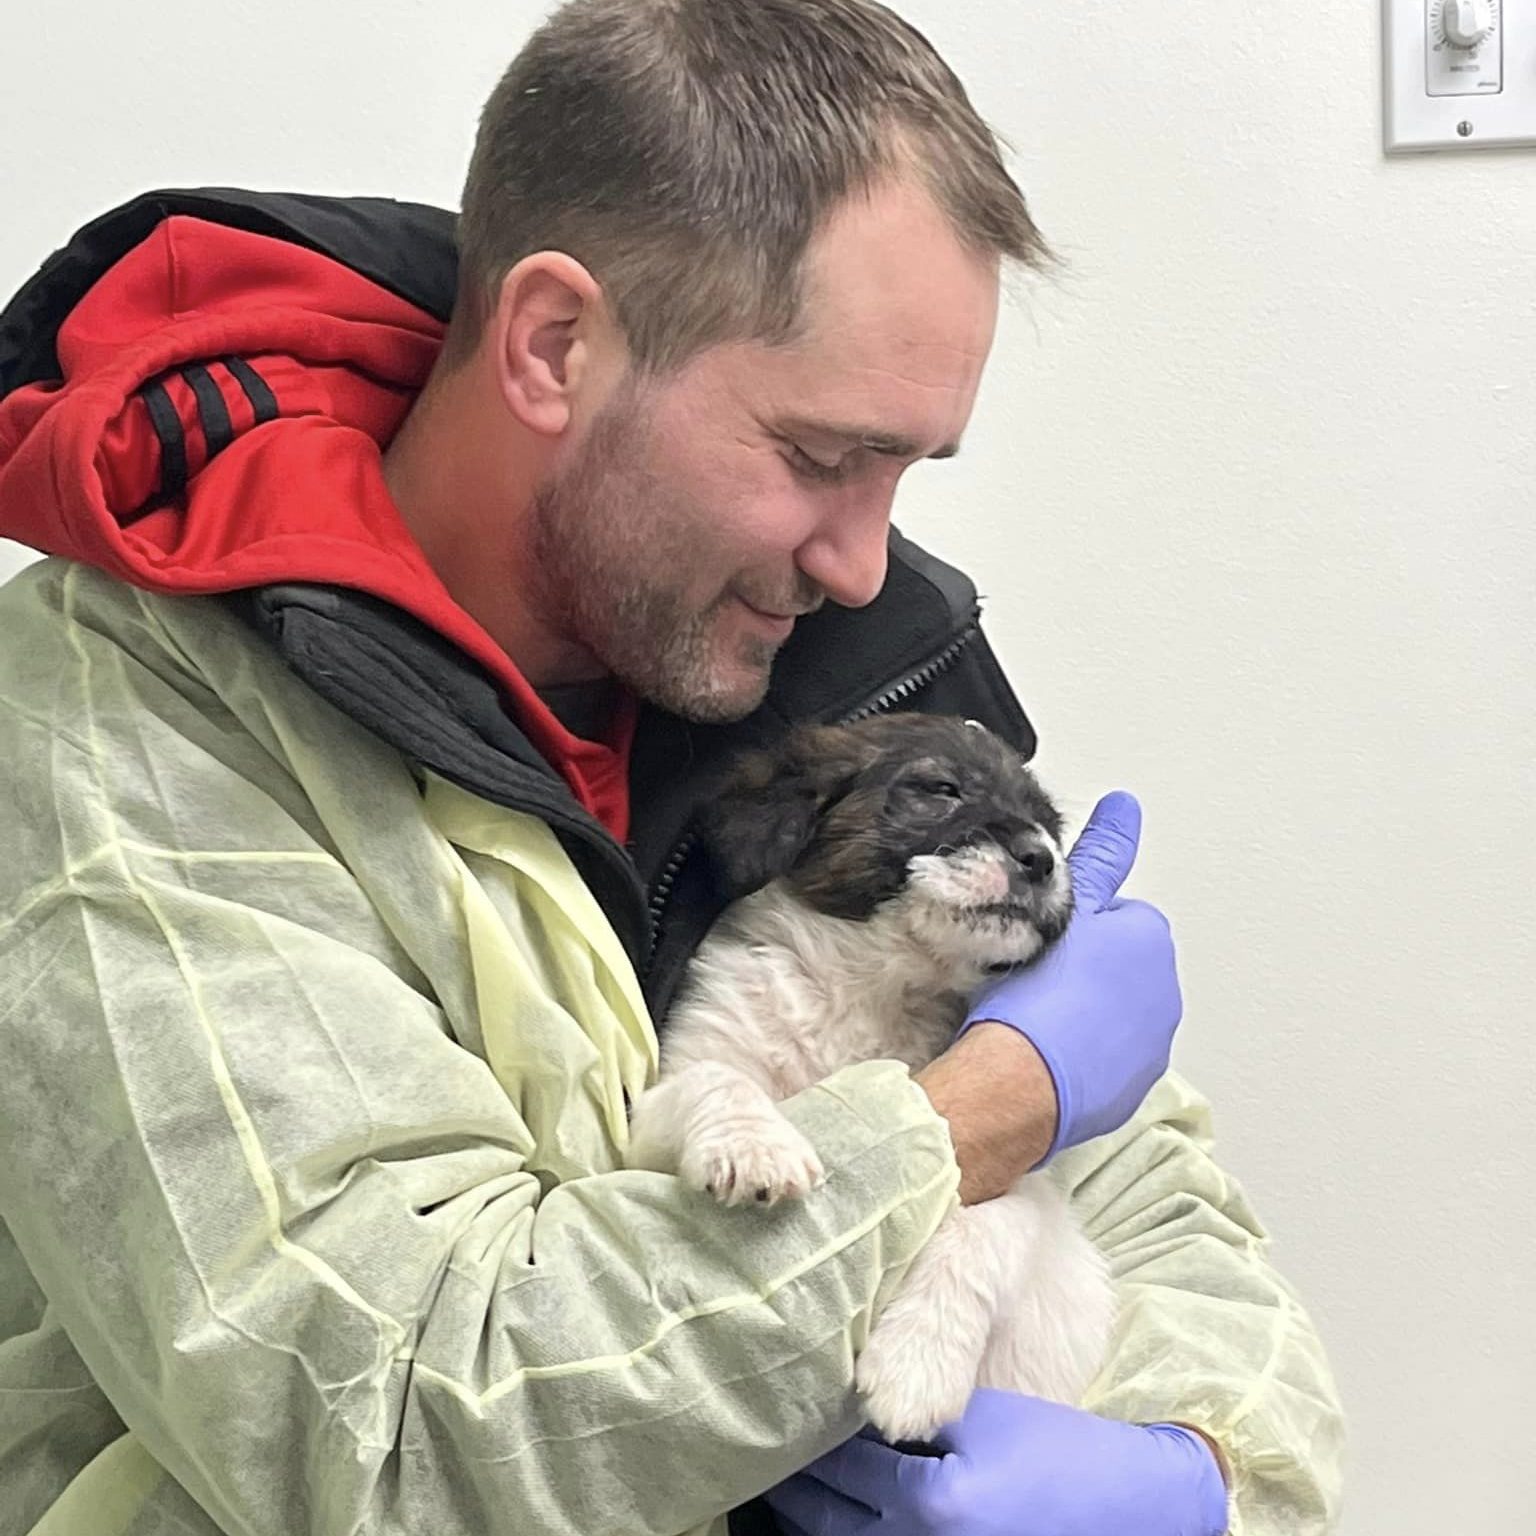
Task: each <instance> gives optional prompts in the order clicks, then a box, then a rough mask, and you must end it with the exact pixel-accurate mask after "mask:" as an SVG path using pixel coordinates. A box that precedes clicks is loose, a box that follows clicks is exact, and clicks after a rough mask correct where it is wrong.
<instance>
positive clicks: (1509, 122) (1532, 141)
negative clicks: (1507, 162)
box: [1381, 0, 1536, 154]
mask: <svg viewBox="0 0 1536 1536" xmlns="http://www.w3.org/2000/svg"><path fill="white" fill-rule="evenodd" d="M1492 3H1493V8H1494V11H1495V14H1496V17H1497V22H1498V30H1497V32H1496V34H1495V36H1494V37H1493V38H1491V39H1490V40H1489V42H1488V43H1487V44H1485V45H1484V46H1485V47H1487V48H1490V49H1492V48H1495V47H1496V48H1498V49H1499V50H1500V54H1499V57H1498V59H1497V64H1498V66H1499V68H1498V73H1499V77H1500V88H1499V89H1498V90H1497V91H1492V92H1489V91H1486V90H1485V91H1482V92H1478V91H1473V90H1472V89H1471V86H1472V85H1473V84H1475V83H1476V78H1478V77H1475V76H1474V77H1469V89H1468V94H1467V95H1464V96H1431V95H1430V80H1431V73H1432V71H1431V67H1430V65H1431V59H1432V57H1433V58H1437V59H1441V58H1442V56H1439V55H1434V54H1433V53H1432V50H1433V49H1434V47H1435V44H1436V43H1437V42H1438V41H1439V40H1440V26H1439V23H1440V13H1441V7H1442V6H1443V5H1444V4H1445V0H1382V9H1381V18H1382V26H1381V30H1382V42H1383V47H1384V52H1385V63H1386V81H1385V84H1386V90H1385V98H1386V99H1385V105H1386V147H1387V151H1388V153H1391V154H1400V153H1404V152H1412V151H1418V150H1427V149H1500V148H1505V149H1507V148H1508V147H1510V146H1511V145H1518V144H1527V145H1531V146H1533V147H1536V0H1492ZM1434 73H1435V74H1436V75H1437V76H1438V77H1439V83H1437V86H1436V88H1437V89H1440V88H1442V87H1443V80H1444V71H1443V70H1438V71H1435V72H1434Z"/></svg>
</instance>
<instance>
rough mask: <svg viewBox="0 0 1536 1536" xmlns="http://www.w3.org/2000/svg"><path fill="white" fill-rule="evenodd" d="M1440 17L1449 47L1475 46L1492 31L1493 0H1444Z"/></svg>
mask: <svg viewBox="0 0 1536 1536" xmlns="http://www.w3.org/2000/svg"><path fill="white" fill-rule="evenodd" d="M1440 18H1441V25H1442V26H1443V27H1444V28H1445V40H1446V42H1448V43H1449V44H1450V45H1451V47H1453V48H1476V47H1477V45H1478V44H1479V43H1481V42H1484V41H1486V39H1487V38H1488V36H1489V35H1490V34H1491V33H1492V31H1493V0H1445V7H1444V9H1443V10H1442V11H1441V13H1440Z"/></svg>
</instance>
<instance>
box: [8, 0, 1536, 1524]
mask: <svg viewBox="0 0 1536 1536" xmlns="http://www.w3.org/2000/svg"><path fill="white" fill-rule="evenodd" d="M1507 3H1509V4H1517V3H1527V4H1529V3H1536V0H1507ZM547 9H548V7H547V6H546V5H544V4H530V5H513V4H500V5H498V4H492V3H490V0H476V3H460V4H458V5H456V6H454V7H452V8H450V9H449V11H448V14H451V15H452V18H453V23H452V27H451V28H450V27H449V26H447V25H446V24H445V23H444V22H443V21H442V20H441V19H440V17H441V16H442V15H443V14H444V12H443V11H442V10H441V9H440V8H438V7H435V6H430V5H428V4H426V3H425V0H371V3H369V4H366V5H365V4H361V3H357V0H345V3H337V0H331V3H329V4H327V5H326V6H324V7H320V6H315V5H311V4H304V3H300V0H270V3H267V4H263V5H260V6H255V5H251V4H242V5H238V6H236V5H227V6H221V7H209V6H204V5H192V4H189V3H187V0H174V3H172V0H162V3H161V4H160V5H158V6H155V7H138V8H136V9H135V10H134V12H133V15H132V17H131V19H130V18H127V17H125V15H124V13H123V11H122V8H121V7H120V6H117V5H113V4H108V3H106V0H76V3H75V4H73V5H71V6H67V7H64V6H59V7H51V8H45V7H41V6H34V7H29V8H27V9H26V10H25V11H19V12H18V14H17V15H15V16H13V17H11V18H10V19H9V22H8V26H7V40H6V47H7V54H8V60H9V63H10V66H11V67H10V69H9V70H8V72H7V74H8V79H7V90H6V93H5V94H4V95H3V96H0V143H4V144H5V145H6V146H7V148H6V152H5V172H4V208H5V217H4V220H3V222H0V288H4V289H5V290H6V291H9V290H10V289H12V288H14V287H15V286H16V285H17V284H18V283H19V282H20V281H21V280H22V279H23V278H24V277H25V276H26V275H27V274H28V273H29V272H30V270H31V269H32V267H33V265H34V264H35V262H36V261H37V260H38V259H39V258H40V257H41V256H43V255H44V254H46V252H47V251H49V250H50V249H52V248H53V247H54V246H55V245H56V244H58V243H59V242H61V241H62V240H63V239H64V238H65V237H66V236H67V235H68V233H69V232H70V231H71V229H72V228H73V227H74V226H75V225H76V224H78V223H80V222H82V221H83V220H84V219H85V218H86V217H88V216H89V215H91V214H94V213H95V212H97V211H99V210H100V209H102V208H104V207H106V206H108V205H110V204H111V203H113V202H115V201H118V200H120V199H122V198H124V197H126V196H129V195H131V194H132V193H134V192H135V191H138V190H141V189H143V188H147V187H150V186H154V185H163V184H171V185H177V184H181V185H197V184H206V183H219V182H223V183H234V184H242V183H243V184H247V185H258V186H266V187H280V188H281V187H287V188H306V189H316V190H327V191H336V192H383V193H392V194H395V195H398V196H404V197H414V198H422V199H429V200H438V201H443V202H451V201H452V200H453V199H454V197H455V195H456V191H457V186H458V181H459V178H460V176H461V173H462V169H463V165H464V162H465V157H466V153H467V147H468V144H469V140H470V136H471V133H472V129H473V124H474V119H475V115H476V112H477V110H478V107H479V104H480V101H481V100H482V98H483V97H484V95H485V93H486V91H487V90H488V89H489V87H490V85H491V83H492V81H493V80H494V78H495V76H496V75H497V74H498V72H499V70H500V68H501V67H502V65H503V64H504V62H505V60H506V59H507V58H508V57H509V56H510V55H511V53H512V52H514V51H515V48H516V46H517V44H518V42H519V41H520V39H521V37H522V36H523V35H524V34H525V32H526V31H527V29H528V28H529V26H531V24H532V23H533V21H534V20H535V19H536V18H537V17H539V16H542V15H543V14H544V13H545V11H546V10H547ZM960 9H961V8H959V7H956V6H955V5H954V4H952V3H950V0H906V11H907V14H909V15H910V16H911V17H912V18H913V19H914V20H915V21H917V22H918V23H919V24H920V25H922V26H924V27H925V28H926V29H927V30H928V31H929V32H930V34H931V35H932V36H933V38H934V39H935V40H936V41H937V42H938V43H939V44H940V45H941V47H943V48H944V49H945V50H946V52H947V53H948V55H949V57H950V58H951V60H952V61H953V62H954V64H955V65H956V66H957V68H958V69H959V71H960V72H961V74H962V75H963V76H964V77H965V78H966V79H967V81H968V82H969V83H970V84H971V86H972V89H973V92H974V94H975V96H976V98H977V100H978V102H979V103H980V105H981V106H982V108H983V110H984V111H985V112H986V113H987V114H988V115H989V116H990V118H991V119H992V120H993V121H994V122H995V123H996V124H997V125H998V127H999V128H1000V129H1001V130H1002V131H1003V132H1004V133H1005V135H1006V136H1007V137H1008V138H1009V139H1010V140H1011V141H1012V142H1013V143H1014V144H1015V145H1017V146H1018V148H1019V151H1020V157H1019V167H1020V173H1021V177H1022V180H1023V181H1024V183H1025V185H1026V187H1027V188H1028V189H1029V191H1030V193H1031V196H1032V200H1033V203H1034V206H1035V209H1036V212H1037V215H1038V217H1039V218H1040V220H1041V222H1042V223H1043V224H1044V226H1045V228H1046V230H1047V231H1048V232H1049V234H1050V235H1051V236H1052V237H1053V238H1054V240H1055V242H1056V243H1057V245H1058V247H1059V248H1060V250H1061V251H1062V252H1063V254H1064V255H1065V256H1066V257H1067V258H1068V259H1069V261H1070V263H1071V273H1070V275H1069V276H1068V277H1067V278H1066V280H1065V281H1063V282H1061V283H1059V284H1057V285H1055V286H1053V287H1051V288H1047V289H1044V290H1034V291H1032V292H1030V293H1029V294H1027V295H1026V296H1024V297H1023V298H1022V299H1021V301H1020V303H1019V304H1018V305H1017V306H1016V307H1015V308H1014V310H1013V311H1012V313H1011V314H1010V315H1009V317H1008V319H1007V321H1006V325H1005V330H1004V333H1003V335H1002V337H1001V340H1000V343H999V348H998V353H997V356H996V360H995V362H994V364H993V369H992V374H991V377H990V382H989V385H988V388H987V391H986V393H985V395H984V399H983V404H982V406H981V408H980V411H979V414H978V418H977V420H976V422H975V425H974V429H973V431H972V433H971V435H970V438H969V440H968V443H967V447H966V453H965V455H964V456H963V457H962V459H961V460H960V461H959V462H958V463H956V464H954V465H950V466H943V467H939V466H934V467H931V468H928V467H925V468H924V469H922V470H920V471H916V472H914V475H913V482H912V485H911V488H910V490H909V492H908V495H907V499H906V503H905V508H904V521H905V522H906V524H907V526H908V530H909V531H910V532H913V533H915V534H916V535H917V536H919V537H927V538H928V539H929V540H930V542H932V543H933V544H935V545H936V546H937V547H938V548H939V549H940V550H941V551H944V552H946V553H948V554H950V555H952V556H954V557H956V558H958V559H960V560H961V561H962V562H965V563H967V564H969V565H970V567H971V568H973V569H975V570H979V571H982V572H984V573H986V574H985V586H986V588H987V589H988V590H989V591H990V594H991V597H992V606H991V613H992V627H993V630H994V632H995V636H996V638H997V640H998V642H999V644H1000V648H1001V650H1002V651H1003V653H1004V656H1005V658H1006V660H1007V661H1008V662H1009V664H1010V665H1011V668H1012V670H1013V673H1014V675H1015V677H1016V679H1017V681H1018V684H1019V686H1020V689H1021V691H1022V693H1023V694H1024V696H1025V698H1026V700H1027V702H1028V704H1029V705H1030V707H1031V709H1032V711H1033V713H1034V715H1035V717H1036V720H1037V723H1038V724H1039V725H1040V727H1041V729H1042V731H1043V734H1044V737H1045V751H1044V754H1043V758H1042V765H1043V768H1044V769H1045V771H1046V773H1047V776H1048V778H1049V780H1050V782H1051V783H1052V784H1053V785H1054V787H1055V788H1056V789H1057V791H1058V792H1059V794H1060V795H1061V796H1062V798H1063V799H1064V800H1066V801H1067V802H1068V803H1069V804H1070V805H1072V806H1073V807H1074V808H1075V809H1077V810H1078V811H1084V810H1086V809H1087V808H1088V806H1089V805H1090V804H1091V803H1092V800H1093V797H1094V796H1095V795H1096V794H1097V792H1098V791H1100V790H1101V789H1103V788H1106V787H1108V786H1110V785H1111V784H1113V783H1118V782H1124V783H1126V784H1127V785H1129V786H1131V787H1133V788H1135V789H1136V790H1137V791H1139V792H1140V794H1141V795H1142V796H1143V798H1144V800H1145V802H1146V806H1147V813H1148V843H1147V848H1146V853H1145V858H1144V861H1143V866H1142V870H1141V877H1140V881H1139V889H1140V890H1141V892H1142V893H1144V894H1150V895H1152V896H1154V897H1155V898H1156V899H1158V900H1159V901H1161V902H1162V903H1163V904H1164V905H1165V906H1167V907H1168V908H1169V909H1170V910H1171V911H1172V913H1173V914H1174V916H1175V919H1176V923H1177V928H1178V932H1179V935H1180V938H1181V941H1182V946H1183V960H1184V968H1185V974H1186V979H1187V991H1188V995H1189V1005H1190V1006H1189V1019H1188V1025H1187V1029H1186V1033H1185V1038H1184V1040H1183V1044H1182V1046H1181V1059H1182V1064H1183V1066H1184V1068H1185V1069H1186V1070H1187V1071H1189V1072H1190V1073H1192V1074H1193V1075H1194V1076H1196V1077H1197V1078H1198V1080H1199V1081H1200V1082H1201V1083H1202V1084H1203V1085H1204V1086H1205V1087H1206V1088H1207V1089H1208V1090H1209V1091H1210V1092H1211V1093H1212V1094H1213V1096H1214V1097H1215V1099H1216V1102H1217V1105H1218V1110H1219V1129H1220V1132H1221V1135H1222V1139H1223V1143H1224V1147H1225V1155H1226V1158H1227V1160H1228V1162H1229V1163H1230V1164H1231V1165H1232V1166H1233V1167H1234V1168H1235V1169H1236V1170H1237V1172H1238V1173H1239V1174H1240V1175H1241V1176H1242V1177H1243V1178H1244V1179H1245V1180H1246V1182H1247V1184H1248V1185H1249V1187H1250V1189H1251V1191H1252V1192H1253V1194H1254V1195H1255V1197H1256V1199H1257V1201H1258V1204H1259V1206H1260V1209H1261V1210H1262V1211H1263V1212H1264V1213H1265V1215H1266V1217H1267V1219H1268V1222H1269V1224H1270V1225H1271V1227H1272V1228H1273V1229H1274V1231H1275V1233H1276V1235H1277V1252H1278V1254H1279V1258H1280V1261H1281V1263H1282V1264H1283V1266H1284V1268H1285V1269H1286V1270H1287V1272H1288V1273H1289V1274H1290V1275H1291V1276H1292V1277H1293V1278H1294V1279H1295V1280H1296V1282H1297V1283H1298V1284H1299V1285H1300V1286H1301V1288H1302V1290H1303V1292H1304V1294H1305V1296H1306V1297H1307V1299H1308V1301H1309V1303H1310V1305H1311V1307H1312V1309H1313V1311H1314V1312H1315V1313H1316V1315H1317V1317H1318V1319H1319V1321H1320V1324H1321V1326H1322V1328H1323V1329H1324V1331H1325V1333H1326V1336H1327V1338H1328V1341H1329V1343H1330V1345H1331V1348H1332V1351H1333V1355H1334V1359H1335V1361H1336V1364H1337V1368H1338V1372H1339V1375H1340V1378H1341V1381H1342V1385H1343V1389H1344V1392H1345V1394H1346V1396H1347V1400H1348V1406H1349V1409H1350V1412H1351V1419H1352V1424H1353V1446H1354V1466H1353V1477H1352V1484H1351V1500H1350V1512H1349V1516H1348V1519H1347V1521H1346V1527H1345V1529H1346V1531H1347V1532H1348V1536H1369V1533H1377V1532H1391V1533H1393V1536H1444V1533H1447V1532H1456V1533H1459V1532H1464V1531H1474V1530H1509V1531H1512V1530H1516V1529H1528V1528H1529V1521H1530V1519H1531V1516H1532V1513H1533V1511H1536V1461H1533V1456H1532V1453H1531V1450H1530V1445H1529V1436H1530V1430H1529V1428H1528V1426H1527V1424H1526V1423H1524V1422H1521V1421H1520V1420H1521V1419H1522V1418H1523V1415H1521V1416H1520V1417H1519V1418H1517V1409H1519V1408H1520V1407H1521V1406H1522V1405H1523V1404H1524V1403H1525V1402H1526V1401H1527V1400H1528V1394H1529V1387H1530V1383H1531V1381H1532V1379H1533V1377H1536V1321H1533V1319H1532V1309H1531V1304H1530V1303H1529V1302H1528V1301H1527V1299H1526V1288H1525V1284H1524V1282H1527V1281H1528V1280H1529V1277H1530V1276H1531V1275H1532V1273H1533V1271H1536V1241H1533V1237H1532V1221H1531V1208H1532V1201H1531V1196H1530V1193H1529V1190H1530V1183H1529V1168H1528V1164H1529V1162H1530V1159H1531V1154H1532V1152H1533V1150H1536V1143H1533V1135H1532V1131H1531V1125H1530V1117H1531V1099H1532V1089H1533V1088H1536V1051H1533V1047H1532V1043H1531V1042H1532V1038H1533V1028H1536V956H1533V953H1532V940H1531V929H1532V907H1533V897H1536V815H1533V810H1532V807H1533V805H1536V769H1533V766H1532V764H1533V761H1536V725H1533V710H1532V703H1533V699H1532V689H1533V683H1536V664H1533V645H1532V639H1531V633H1530V631H1531V628H1532V626H1533V623H1536V600H1533V596H1532V579H1533V570H1536V533H1533V531H1532V522H1533V519H1532V513H1533V510H1536V508H1533V504H1532V494H1531V487H1532V481H1533V473H1536V426H1533V423H1536V374H1533V369H1532V359H1533V358H1536V281H1533V276H1536V272H1533V268H1536V153H1531V154H1525V155H1520V154H1510V155H1502V156H1494V155H1486V154H1485V155H1484V156H1482V157H1478V156H1475V155H1474V156H1457V157H1446V158H1433V159H1420V160H1414V161H1400V162H1391V163H1389V162H1386V161H1384V160H1383V158H1382V156H1381V153H1380V147H1379V145H1380V136H1379V129H1378V120H1379V104H1380V83H1379V74H1380V71H1379V66H1378V31H1377V20H1376V16H1375V8H1374V7H1373V6H1371V5H1368V4H1366V3H1364V0H1359V3H1357V4H1355V5H1353V6H1339V7H1335V8H1334V9H1333V10H1332V11H1331V12H1328V13H1326V16H1325V13H1324V12H1323V11H1322V10H1320V9H1319V8H1318V7H1316V6H1278V5H1275V6H1256V5H1231V6H1206V7H1202V8H1200V10H1199V12H1198V31H1197V30H1196V27H1195V22H1196V19H1197V18H1196V15H1195V13H1193V12H1192V13H1190V14H1189V15H1188V16H1179V15H1176V13H1175V12H1172V11H1170V10H1169V9H1168V8H1167V7H1163V6H1146V7H1138V6H1127V7H1119V6H1115V7H1111V6H1107V5H1102V4H1094V5H1086V6H1084V5H1079V6H1075V7H1068V6H1049V5H1039V6H1035V5H1018V4H1014V3H1011V0H967V3H966V5H965V6H964V7H963V13H964V14H963V19H957V17H956V13H957V10H960ZM957 513H958V515H956V514H957ZM11 560H12V556H11V555H10V554H7V553H6V552H4V551H0V565H3V564H7V563H9V562H11Z"/></svg>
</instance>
